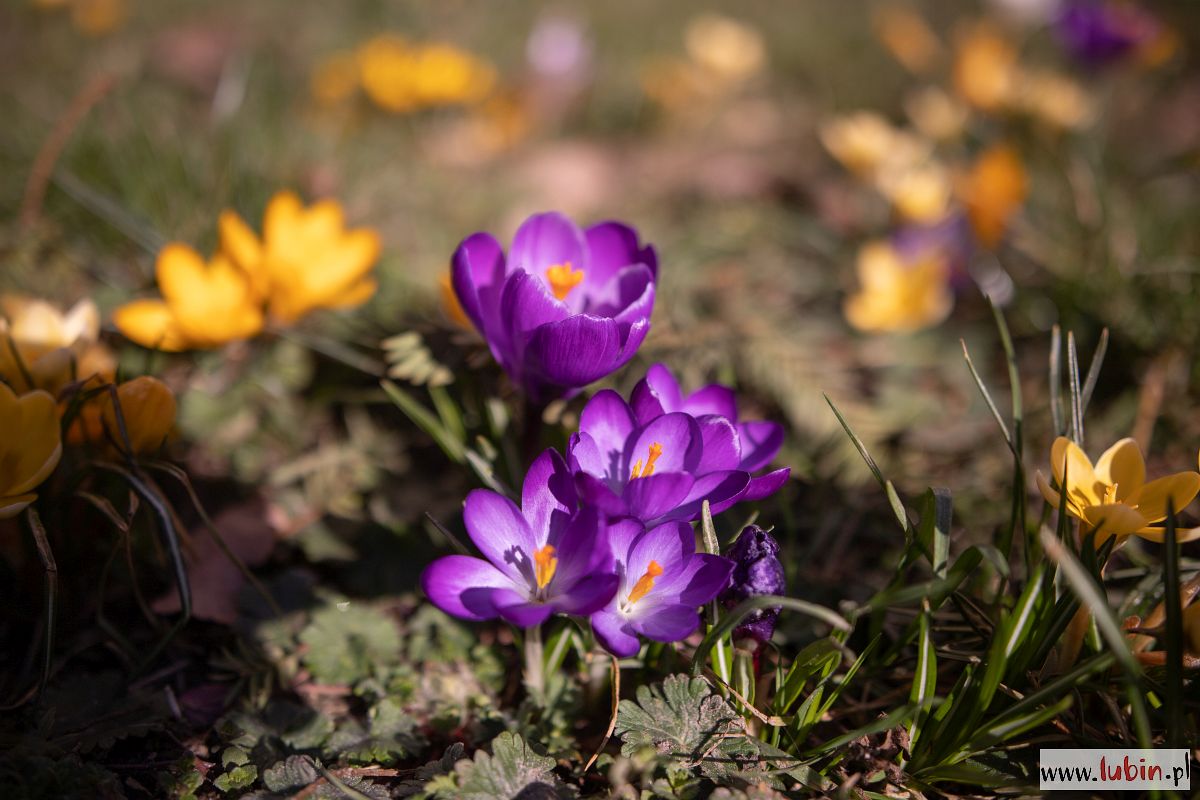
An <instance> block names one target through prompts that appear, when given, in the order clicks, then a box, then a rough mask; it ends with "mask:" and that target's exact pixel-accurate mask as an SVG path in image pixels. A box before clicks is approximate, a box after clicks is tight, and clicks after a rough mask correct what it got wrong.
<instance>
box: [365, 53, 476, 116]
mask: <svg viewBox="0 0 1200 800" xmlns="http://www.w3.org/2000/svg"><path fill="white" fill-rule="evenodd" d="M356 60H357V63H358V71H359V80H360V81H361V83H362V87H363V91H365V92H366V94H367V97H369V98H370V99H371V100H372V101H373V102H374V103H375V104H376V105H378V106H379V107H380V108H383V109H384V110H386V111H391V112H393V113H397V114H400V113H404V112H408V111H415V110H419V109H421V108H426V107H433V106H445V105H468V104H472V103H477V102H480V101H481V100H483V99H484V98H486V97H487V96H488V94H489V93H490V92H491V90H492V88H493V87H494V86H495V83H496V70H495V68H494V67H492V65H491V64H489V63H487V62H486V61H484V60H482V59H480V58H477V57H476V56H474V55H472V54H471V53H468V52H467V51H465V50H463V49H461V48H458V47H455V46H454V45H451V44H446V43H442V42H432V43H427V44H409V43H408V42H407V41H406V40H405V39H403V38H401V37H399V36H396V35H394V34H382V35H380V36H376V37H375V38H373V39H371V40H369V41H367V42H365V43H364V44H362V45H361V46H360V47H359V48H358V51H357V54H356Z"/></svg>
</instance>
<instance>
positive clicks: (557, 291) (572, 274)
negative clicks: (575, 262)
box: [546, 261, 583, 300]
mask: <svg viewBox="0 0 1200 800" xmlns="http://www.w3.org/2000/svg"><path fill="white" fill-rule="evenodd" d="M546 281H547V282H548V283H549V284H550V291H552V292H554V296H555V297H557V298H558V299H559V300H566V299H567V295H569V294H570V293H571V290H572V289H574V288H575V287H576V286H578V285H579V284H581V283H583V270H581V269H572V268H571V262H570V261H566V262H563V263H562V264H555V265H554V266H552V267H550V268H549V269H548V270H546Z"/></svg>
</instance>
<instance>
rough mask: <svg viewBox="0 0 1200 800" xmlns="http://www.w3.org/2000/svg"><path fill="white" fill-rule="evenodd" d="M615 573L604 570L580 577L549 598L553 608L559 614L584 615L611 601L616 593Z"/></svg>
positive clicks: (616, 581) (616, 580)
mask: <svg viewBox="0 0 1200 800" xmlns="http://www.w3.org/2000/svg"><path fill="white" fill-rule="evenodd" d="M618 582H619V581H618V578H617V575H616V573H613V572H606V573H600V574H598V575H588V576H587V577H584V578H581V579H580V580H578V581H576V582H575V583H573V584H571V586H570V587H568V588H566V589H565V590H564V591H562V592H559V593H556V594H555V595H554V596H553V597H551V598H550V602H551V603H552V604H553V606H554V610H555V611H557V612H559V613H561V614H574V615H576V616H581V617H586V616H587V615H589V614H594V613H595V612H597V611H599V610H600V609H602V608H604V607H605V606H607V605H608V604H609V603H610V602H612V599H613V595H615V594H616V593H617V584H618Z"/></svg>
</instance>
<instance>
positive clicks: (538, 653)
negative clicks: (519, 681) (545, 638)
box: [525, 625, 546, 705]
mask: <svg viewBox="0 0 1200 800" xmlns="http://www.w3.org/2000/svg"><path fill="white" fill-rule="evenodd" d="M542 649H543V648H542V626H541V625H534V626H533V627H531V628H526V629H525V690H526V691H528V692H529V696H530V697H532V698H533V699H534V702H536V703H538V704H539V705H541V704H542V703H544V702H545V699H546V674H545V669H544V667H543V665H544V663H545V661H544V660H543V655H542Z"/></svg>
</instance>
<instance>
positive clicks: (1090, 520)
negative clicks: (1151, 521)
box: [1083, 503, 1147, 547]
mask: <svg viewBox="0 0 1200 800" xmlns="http://www.w3.org/2000/svg"><path fill="white" fill-rule="evenodd" d="M1083 519H1084V521H1086V522H1087V524H1088V526H1089V528H1094V529H1095V530H1096V546H1097V547H1099V546H1100V545H1102V544H1104V543H1105V542H1106V541H1108V539H1109V537H1112V536H1128V535H1129V534H1131V533H1136V532H1137V531H1140V530H1141V529H1142V528H1144V527H1146V522H1147V520H1146V518H1145V517H1143V516H1142V515H1141V514H1139V513H1138V512H1137V511H1136V510H1135V509H1133V508H1130V507H1129V506H1127V505H1124V504H1123V503H1105V504H1101V505H1094V506H1088V507H1087V508H1085V509H1083Z"/></svg>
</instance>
